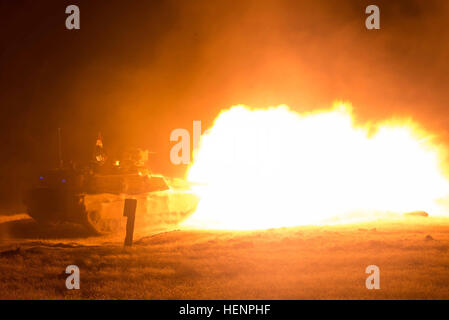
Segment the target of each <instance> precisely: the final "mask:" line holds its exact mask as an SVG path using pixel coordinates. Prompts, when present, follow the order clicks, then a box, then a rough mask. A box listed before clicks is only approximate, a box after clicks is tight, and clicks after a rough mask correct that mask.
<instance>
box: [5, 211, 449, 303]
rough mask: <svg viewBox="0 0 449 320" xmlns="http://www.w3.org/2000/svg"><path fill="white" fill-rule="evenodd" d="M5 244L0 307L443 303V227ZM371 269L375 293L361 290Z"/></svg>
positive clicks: (448, 234) (375, 226)
mask: <svg viewBox="0 0 449 320" xmlns="http://www.w3.org/2000/svg"><path fill="white" fill-rule="evenodd" d="M427 235H431V237H432V238H433V240H432V239H430V240H429V239H426V236H427ZM73 242H75V243H73ZM2 243H3V248H2V249H1V250H2V251H3V253H0V298H2V299H447V298H449V219H434V218H432V219H431V218H410V219H408V220H401V221H396V222H389V223H370V224H364V225H348V226H328V227H297V228H284V229H273V230H265V231H254V232H222V231H220V232H219V231H173V232H166V233H160V234H156V235H153V236H150V237H143V238H141V239H140V240H138V241H137V242H136V244H135V246H134V247H132V248H128V249H126V250H125V249H123V247H122V243H121V240H119V238H114V239H112V238H103V237H97V238H95V237H94V238H86V239H77V240H73V239H72V240H61V239H59V240H55V239H53V240H32V239H28V240H23V239H22V240H20V241H19V240H17V239H16V240H14V239H13V240H11V239H9V240H3V241H2ZM18 247H19V248H20V250H15V251H14V249H15V248H18ZM70 264H76V265H78V266H79V267H80V270H81V289H80V290H67V289H66V288H65V278H66V274H65V273H64V270H65V268H66V266H67V265H70ZM371 264H375V265H378V266H379V267H380V270H381V282H380V285H381V289H380V290H367V289H366V288H365V279H366V277H367V275H366V274H365V268H366V266H368V265H371Z"/></svg>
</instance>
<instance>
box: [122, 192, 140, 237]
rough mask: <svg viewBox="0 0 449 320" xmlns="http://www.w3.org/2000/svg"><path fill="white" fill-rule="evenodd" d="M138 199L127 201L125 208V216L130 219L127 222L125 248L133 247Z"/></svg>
mask: <svg viewBox="0 0 449 320" xmlns="http://www.w3.org/2000/svg"><path fill="white" fill-rule="evenodd" d="M136 207H137V200H136V199H125V207H124V208H123V216H124V217H128V219H127V220H126V236H125V246H132V245H133V234H134V221H135V218H136Z"/></svg>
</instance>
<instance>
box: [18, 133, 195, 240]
mask: <svg viewBox="0 0 449 320" xmlns="http://www.w3.org/2000/svg"><path fill="white" fill-rule="evenodd" d="M139 152H141V151H139ZM136 158H137V159H136ZM144 162H145V161H143V160H142V157H140V158H139V157H134V158H133V157H130V156H129V155H128V156H127V157H125V158H124V159H121V160H114V161H111V160H108V159H107V157H106V155H105V153H104V151H103V145H102V141H101V136H100V137H99V139H98V140H97V144H96V151H95V156H94V160H93V161H92V162H90V163H88V164H87V165H84V166H80V167H75V166H74V165H69V166H63V165H61V166H60V167H59V168H57V169H53V170H48V171H46V172H44V173H42V174H41V175H39V177H37V178H36V181H35V184H34V185H33V186H32V188H30V189H29V190H28V191H27V192H26V194H25V197H24V202H25V205H26V207H27V212H28V214H29V215H30V216H31V217H32V218H33V219H34V220H36V221H37V222H38V223H42V224H49V223H60V222H63V223H64V222H69V223H76V224H81V225H84V226H85V227H87V228H88V229H90V230H92V231H95V232H96V233H110V232H117V231H119V230H120V229H123V228H124V225H125V224H126V220H124V219H125V218H124V217H123V206H124V201H125V199H127V198H133V199H137V210H136V222H135V223H136V228H139V227H159V228H163V227H164V226H168V225H176V224H178V223H179V222H181V221H182V220H184V219H185V218H187V217H188V216H189V215H190V214H191V213H193V212H194V210H195V209H196V206H197V204H198V198H197V196H195V195H194V194H193V193H191V192H190V191H189V190H188V187H187V186H185V187H184V188H183V187H179V185H180V183H179V181H176V183H175V182H174V181H173V180H170V179H166V178H164V177H163V176H161V175H155V174H152V173H151V172H150V171H149V169H148V168H147V167H145V166H144V165H143V163H144ZM181 185H182V183H181ZM174 186H175V187H174Z"/></svg>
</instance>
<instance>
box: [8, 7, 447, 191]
mask: <svg viewBox="0 0 449 320" xmlns="http://www.w3.org/2000/svg"><path fill="white" fill-rule="evenodd" d="M70 4H76V5H78V6H79V7H80V10H81V30H67V29H65V19H66V17H67V15H66V14H65V8H66V6H67V5H70ZM369 4H377V5H378V6H379V7H380V10H381V29H380V30H377V31H368V30H366V28H365V23H364V21H365V18H366V14H365V13H364V11H365V8H366V6H367V5H369ZM0 14H1V17H0V23H1V24H0V39H1V45H0V57H1V60H0V83H1V87H0V103H1V117H0V121H1V122H0V130H1V140H0V141H1V148H2V160H3V163H2V165H1V167H0V175H1V177H2V186H3V187H2V188H0V189H5V188H4V186H10V185H11V181H13V182H14V181H15V180H14V179H17V177H18V174H17V172H24V173H27V174H29V173H33V172H34V171H36V170H38V169H39V168H42V167H47V166H54V165H56V128H58V127H61V128H62V132H63V140H64V157H65V158H66V159H73V160H78V161H79V160H82V159H86V158H87V157H89V156H90V155H91V154H90V153H91V151H92V144H93V143H94V140H95V138H96V134H97V132H98V131H101V132H102V133H103V135H104V138H105V145H106V146H109V148H119V147H121V146H125V145H130V146H141V147H144V148H148V149H150V150H152V151H154V152H156V154H155V155H154V159H153V165H154V169H155V170H157V171H160V172H163V173H166V174H169V175H183V173H184V171H185V167H175V166H173V165H171V164H170V162H169V149H170V147H171V146H172V144H171V143H170V141H169V135H170V132H171V130H173V129H175V128H191V126H192V121H193V120H202V122H203V130H204V129H205V128H206V127H207V126H208V125H210V124H211V122H212V121H213V119H214V118H215V117H216V116H217V115H218V113H219V111H220V110H221V109H224V108H228V107H230V106H231V105H235V104H240V103H244V104H247V105H250V106H254V107H266V106H269V105H278V104H281V103H285V104H288V105H290V107H292V108H293V109H295V110H298V111H304V110H312V109H314V108H323V107H329V106H330V105H331V103H332V101H334V100H335V99H343V100H348V101H351V102H352V103H353V105H354V108H355V114H356V116H357V118H358V119H359V120H360V121H366V120H372V121H375V120H380V119H385V118H386V117H390V116H401V117H404V116H407V117H412V118H414V119H415V120H417V121H419V122H420V123H422V124H423V126H424V127H425V128H427V129H428V130H431V131H432V132H435V133H436V134H438V136H439V137H440V138H441V141H442V142H445V143H449V139H448V129H447V128H448V124H449V113H448V112H447V110H448V107H449V90H448V89H449V87H448V83H449V41H448V40H449V2H448V1H446V0H441V1H435V0H430V1H421V0H404V1H395V0H389V1H386V0H383V1H380V0H376V1H337V0H333V1H332V0H328V1H299V0H273V1H263V0H245V1H233V0H227V1H221V0H219V1H195V0H192V1H187V0H183V1H181V0H179V1H124V0H121V1H114V0H108V1H104V0H88V1H87V0H78V1H61V0H59V1H56V0H54V1H50V0H39V1H35V0H34V1H33V0H29V1H24V0H14V1H11V0H0ZM11 177H12V178H11ZM19 177H20V175H19ZM17 188H18V187H17ZM13 189H14V188H13ZM5 194H7V193H5V192H2V197H0V198H6V196H5Z"/></svg>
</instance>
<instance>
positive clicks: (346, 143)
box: [185, 103, 449, 230]
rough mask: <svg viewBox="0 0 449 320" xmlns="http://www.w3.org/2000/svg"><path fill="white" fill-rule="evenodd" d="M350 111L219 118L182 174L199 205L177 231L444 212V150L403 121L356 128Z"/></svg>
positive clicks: (240, 109)
mask: <svg viewBox="0 0 449 320" xmlns="http://www.w3.org/2000/svg"><path fill="white" fill-rule="evenodd" d="M351 111H352V110H351V106H350V105H347V104H342V103H340V104H336V105H335V106H334V108H333V109H331V110H327V111H321V112H315V113H309V114H298V113H296V112H293V111H291V110H289V108H288V107H287V106H279V107H272V108H268V109H264V110H251V109H249V108H248V107H246V106H235V107H232V108H231V109H229V110H225V111H223V112H221V113H220V115H219V116H218V117H217V119H216V120H215V122H214V125H213V127H212V128H211V129H210V130H209V131H208V132H206V133H205V134H203V136H202V137H201V143H200V148H199V150H197V152H196V154H195V156H194V162H193V164H192V165H191V167H190V168H189V172H188V179H189V180H190V181H192V182H196V183H199V184H200V185H199V186H198V187H197V188H196V192H197V193H198V195H199V196H200V198H201V200H200V203H199V205H198V208H197V210H196V212H195V213H194V214H193V215H192V216H191V218H190V219H188V220H187V221H186V222H185V225H188V226H194V227H206V228H224V229H240V230H242V229H243V230H245V229H246V230H247V229H262V228H272V227H281V226H296V225H304V224H319V223H325V222H326V221H329V219H330V218H332V217H336V216H337V217H338V216H342V215H348V214H354V213H355V214H365V215H369V214H372V213H381V212H388V213H392V212H394V213H402V212H407V211H415V210H425V211H427V212H429V213H431V214H444V213H445V210H444V208H442V207H441V206H439V205H438V200H439V199H440V198H443V197H446V196H447V195H448V194H449V183H448V180H447V179H446V178H445V177H444V175H443V173H442V170H441V167H440V162H441V159H442V154H443V151H444V150H441V148H438V147H437V146H435V145H434V144H432V142H431V137H430V136H428V135H427V134H426V133H425V132H424V131H423V130H421V129H420V128H419V127H418V126H417V125H416V124H414V123H412V122H411V121H403V122H398V121H390V122H385V123H382V124H378V125H375V126H373V125H371V126H368V125H367V126H362V127H360V126H359V127H357V126H355V124H354V121H353V117H352V113H351Z"/></svg>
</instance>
